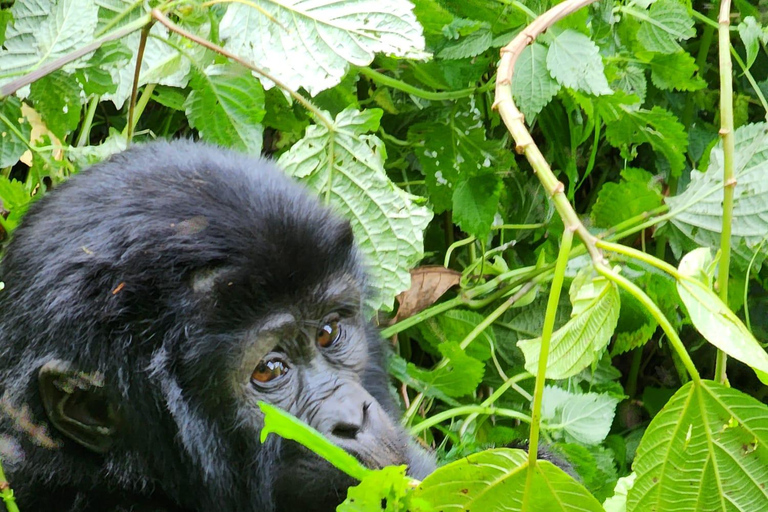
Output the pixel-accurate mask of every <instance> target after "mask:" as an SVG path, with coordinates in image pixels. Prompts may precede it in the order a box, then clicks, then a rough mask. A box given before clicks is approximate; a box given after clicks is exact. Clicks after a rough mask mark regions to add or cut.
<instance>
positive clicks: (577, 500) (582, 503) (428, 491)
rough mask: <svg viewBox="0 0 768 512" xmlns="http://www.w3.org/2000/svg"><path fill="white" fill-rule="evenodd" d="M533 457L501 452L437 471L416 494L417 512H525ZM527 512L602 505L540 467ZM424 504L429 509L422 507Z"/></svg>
mask: <svg viewBox="0 0 768 512" xmlns="http://www.w3.org/2000/svg"><path fill="white" fill-rule="evenodd" d="M527 470H528V455H527V454H526V453H525V452H524V451H522V450H509V449H505V448H500V449H496V450H488V451H484V452H480V453H475V454H473V455H470V456H469V457H464V458H463V459H461V460H458V461H456V462H453V463H451V464H448V465H447V466H443V467H441V468H439V469H437V470H436V471H435V472H434V473H432V474H431V475H429V476H428V477H427V478H425V479H424V481H423V482H421V484H420V485H419V486H418V487H417V488H416V489H415V490H414V491H413V493H412V496H411V499H412V505H411V507H410V508H409V510H411V511H412V512H434V511H440V510H444V511H449V510H455V511H457V512H458V511H467V510H469V511H477V512H518V511H522V510H523V492H524V491H525V480H526V472H527ZM527 491H528V492H529V493H530V496H531V499H530V501H529V502H528V507H527V508H526V509H525V510H526V512H565V511H573V512H577V511H578V512H589V511H595V512H603V509H602V507H601V506H600V503H599V502H598V501H597V500H596V499H595V498H594V497H593V496H592V495H591V494H589V492H588V491H587V490H586V489H584V487H582V486H581V485H580V484H579V483H577V482H576V481H575V480H574V479H573V478H571V477H570V476H568V475H567V474H566V473H565V472H564V471H563V470H561V469H560V468H558V467H557V466H555V465H554V464H552V463H550V462H547V461H538V462H537V464H536V468H535V475H534V478H533V481H532V485H531V487H530V488H529V489H528V490H527ZM418 500H423V501H424V502H425V503H424V504H422V503H419V501H418Z"/></svg>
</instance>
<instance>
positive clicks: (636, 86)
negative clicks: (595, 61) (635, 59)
mask: <svg viewBox="0 0 768 512" xmlns="http://www.w3.org/2000/svg"><path fill="white" fill-rule="evenodd" d="M607 72H609V76H611V87H613V88H614V89H616V90H619V91H623V92H625V93H626V94H627V95H635V96H637V97H638V98H639V99H640V103H643V102H644V101H645V95H646V94H647V92H648V81H647V80H646V78H645V70H644V69H643V68H641V67H640V66H636V65H634V64H630V65H627V66H621V67H620V68H618V69H617V68H616V67H615V63H614V67H613V68H612V69H611V68H608V70H607Z"/></svg>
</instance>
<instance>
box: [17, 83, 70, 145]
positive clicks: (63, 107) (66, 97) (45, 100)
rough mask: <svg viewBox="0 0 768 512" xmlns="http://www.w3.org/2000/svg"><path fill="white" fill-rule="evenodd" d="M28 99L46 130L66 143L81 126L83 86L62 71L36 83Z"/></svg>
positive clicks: (31, 88)
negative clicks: (67, 137)
mask: <svg viewBox="0 0 768 512" xmlns="http://www.w3.org/2000/svg"><path fill="white" fill-rule="evenodd" d="M29 99H30V100H32V103H33V105H34V107H35V110H36V111H37V112H39V113H40V117H42V119H43V121H45V125H46V127H47V128H48V129H49V130H50V131H51V132H52V133H53V134H54V135H56V136H57V137H58V138H59V139H62V140H63V139H64V138H65V137H66V136H67V134H69V133H70V132H71V131H72V130H74V129H75V128H77V125H78V124H79V123H80V110H81V109H82V104H81V98H80V86H79V85H78V84H77V81H76V80H74V77H72V75H69V74H67V73H64V72H63V71H61V70H59V71H54V72H53V73H51V74H50V75H46V76H44V77H42V78H41V79H40V80H36V81H34V82H33V83H32V85H31V87H30V93H29Z"/></svg>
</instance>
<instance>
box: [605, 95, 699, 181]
mask: <svg viewBox="0 0 768 512" xmlns="http://www.w3.org/2000/svg"><path fill="white" fill-rule="evenodd" d="M601 112H602V113H603V118H604V119H605V123H606V125H607V127H606V130H605V136H606V138H607V139H608V142H609V143H610V144H611V145H612V146H614V147H617V148H620V149H621V152H622V156H624V157H625V158H629V159H632V158H634V155H633V151H632V149H633V147H634V146H635V145H640V144H645V143H648V144H650V145H651V147H652V148H653V150H654V151H655V152H656V153H658V154H660V155H661V156H663V157H664V158H665V159H666V160H667V162H669V168H670V170H671V171H672V175H673V176H680V173H681V172H682V170H683V168H684V167H685V151H686V149H687V148H688V137H686V135H685V128H684V127H683V125H682V124H681V123H680V121H678V120H677V117H675V115H674V114H672V113H671V112H669V111H668V110H665V109H663V108H661V107H653V109H651V110H645V109H636V108H634V107H632V106H629V105H622V104H619V105H610V106H608V105H605V108H604V109H601Z"/></svg>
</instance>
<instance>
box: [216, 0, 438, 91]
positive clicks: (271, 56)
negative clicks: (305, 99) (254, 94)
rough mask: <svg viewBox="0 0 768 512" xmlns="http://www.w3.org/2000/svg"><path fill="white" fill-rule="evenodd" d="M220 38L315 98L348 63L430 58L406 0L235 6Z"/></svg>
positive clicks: (287, 0)
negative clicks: (378, 58) (382, 57)
mask: <svg viewBox="0 0 768 512" xmlns="http://www.w3.org/2000/svg"><path fill="white" fill-rule="evenodd" d="M220 34H221V37H222V39H225V40H226V43H225V47H226V48H227V49H228V50H231V51H232V52H234V53H235V54H237V55H240V56H242V57H244V58H246V59H248V60H250V61H251V62H253V63H254V64H255V65H257V66H259V67H261V68H263V69H264V70H266V71H267V72H269V73H271V74H272V75H273V76H275V77H276V78H278V79H280V80H281V81H283V82H284V83H285V84H286V85H288V87H290V88H292V89H298V88H299V87H303V88H305V89H306V90H308V91H309V92H310V93H311V94H313V95H314V94H317V93H318V92H320V91H322V90H325V89H328V88H330V87H333V86H334V85H336V84H338V83H339V82H340V81H341V78H342V77H343V76H344V73H346V71H347V67H348V65H349V64H354V65H356V66H367V65H368V64H370V63H371V61H373V57H374V55H375V54H376V53H377V52H383V53H387V54H392V55H397V56H401V57H419V58H423V57H425V56H426V54H425V53H424V51H423V50H424V38H423V37H422V30H421V26H420V25H419V23H418V22H417V21H416V16H414V14H413V5H412V4H411V3H410V2H408V1H407V0H388V1H387V2H381V1H379V0H336V1H331V2H315V1H311V0H283V1H281V2H277V1H270V0H253V1H252V2H247V3H245V2H244V3H231V4H229V7H228V8H227V12H226V14H225V15H224V18H223V19H222V20H221V26H220ZM265 85H266V83H265Z"/></svg>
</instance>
